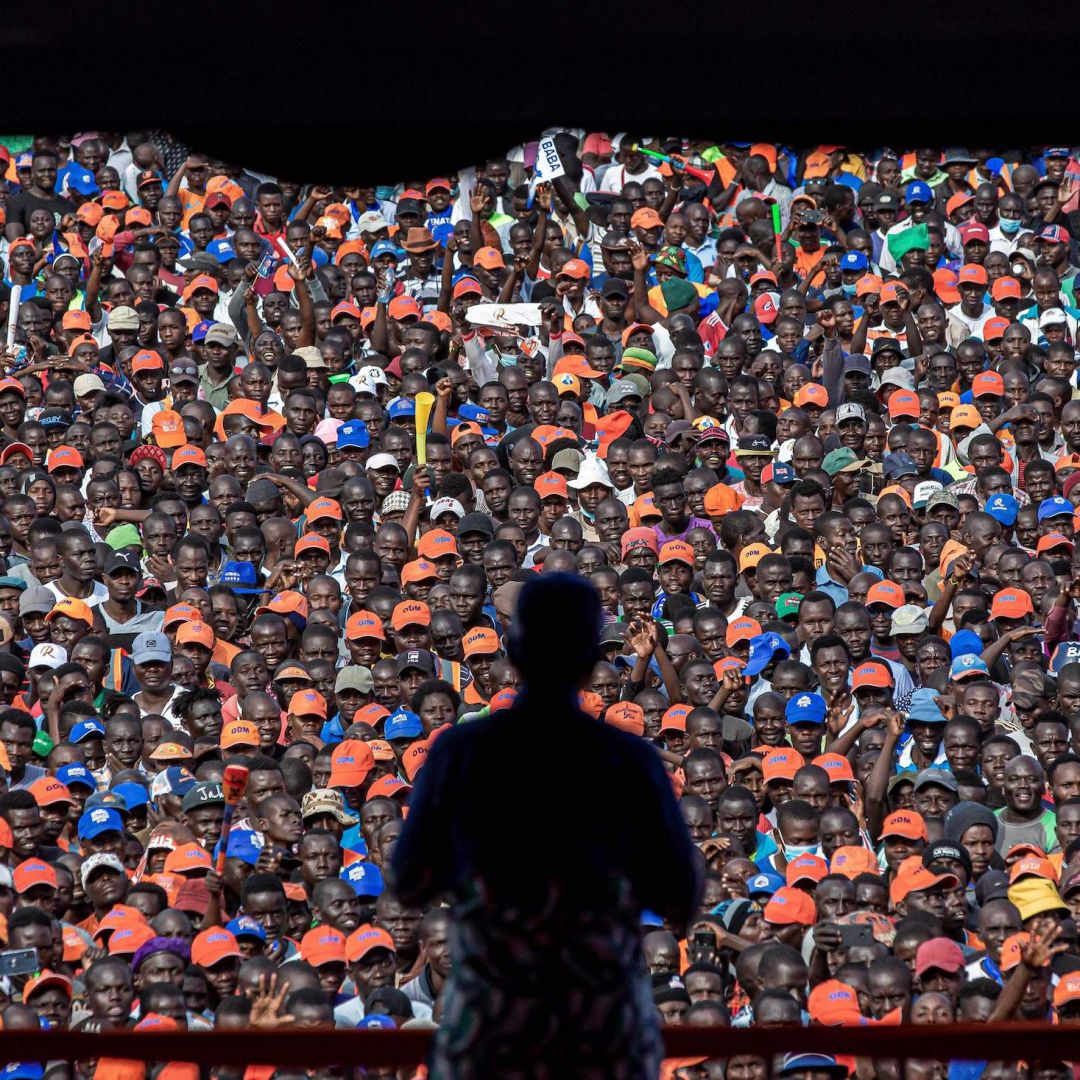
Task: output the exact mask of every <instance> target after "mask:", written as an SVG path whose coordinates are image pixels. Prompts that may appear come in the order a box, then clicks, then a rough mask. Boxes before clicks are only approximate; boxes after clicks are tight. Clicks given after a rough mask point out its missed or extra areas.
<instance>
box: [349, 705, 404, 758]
mask: <svg viewBox="0 0 1080 1080" xmlns="http://www.w3.org/2000/svg"><path fill="white" fill-rule="evenodd" d="M389 715H390V710H389V709H386V708H383V706H382V705H380V704H379V703H378V702H377V701H372V702H371V703H370V704H368V705H365V706H364V707H363V708H362V709H357V710H356V712H355V713H353V723H354V724H367V725H369V726H370V727H373V728H377V727H378V726H379V725H380V724H381V723H382V722H383V721H384V720H385V719H386V718H387V717H388V716H389ZM368 746H370V747H371V752H372V754H374V755H375V760H376V761H393V760H394V749H393V747H392V746H391V745H390V744H389V743H388V742H384V741H383V740H382V739H372V740H371V742H369V743H368Z"/></svg>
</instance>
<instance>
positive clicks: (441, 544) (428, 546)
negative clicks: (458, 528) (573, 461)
mask: <svg viewBox="0 0 1080 1080" xmlns="http://www.w3.org/2000/svg"><path fill="white" fill-rule="evenodd" d="M556 475H558V474H556ZM559 479H560V480H561V479H562V477H559ZM563 486H564V487H565V486H566V482H565V481H563ZM416 554H417V555H419V556H420V558H421V559H430V560H431V561H432V562H435V561H436V560H438V559H442V558H445V557H446V556H447V555H455V556H457V557H458V558H460V557H461V556H460V554H459V553H458V546H457V540H456V539H455V538H454V534H453V533H448V532H447V531H446V530H445V529H429V530H428V531H427V532H426V533H424V535H423V536H421V537H420V539H419V540H418V541H417V544H416Z"/></svg>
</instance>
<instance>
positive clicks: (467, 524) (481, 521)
mask: <svg viewBox="0 0 1080 1080" xmlns="http://www.w3.org/2000/svg"><path fill="white" fill-rule="evenodd" d="M466 533H483V534H484V536H494V535H495V528H494V526H493V525H492V524H491V518H489V517H488V516H487V514H481V513H472V514H466V515H465V516H464V517H463V518H462V519H461V520H460V521H459V522H458V525H457V534H458V536H464V535H465V534H466Z"/></svg>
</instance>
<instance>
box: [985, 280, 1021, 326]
mask: <svg viewBox="0 0 1080 1080" xmlns="http://www.w3.org/2000/svg"><path fill="white" fill-rule="evenodd" d="M1022 295H1023V289H1021V288H1020V282H1019V281H1017V280H1016V278H1014V277H1008V276H1006V277H999V278H998V279H997V280H996V281H995V282H994V284H993V285H991V286H990V298H991V299H992V300H1005V299H1015V300H1019V299H1020V298H1021V296H1022ZM1006 321H1008V320H1006Z"/></svg>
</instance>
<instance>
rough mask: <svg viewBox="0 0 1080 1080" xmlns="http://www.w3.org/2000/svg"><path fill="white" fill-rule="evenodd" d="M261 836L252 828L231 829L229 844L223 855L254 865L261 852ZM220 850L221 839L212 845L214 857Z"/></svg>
mask: <svg viewBox="0 0 1080 1080" xmlns="http://www.w3.org/2000/svg"><path fill="white" fill-rule="evenodd" d="M262 849H263V840H262V837H261V836H260V835H259V834H258V833H257V832H255V830H254V829H231V830H230V831H229V846H228V847H227V848H226V849H225V856H226V858H229V859H239V860H240V861H241V862H245V863H247V865H248V866H254V865H255V864H256V863H257V862H258V861H259V855H260V854H261V853H262ZM220 852H221V841H220V840H219V841H218V842H217V843H216V844H215V845H214V858H215V859H216V858H217V857H218V855H219V854H220Z"/></svg>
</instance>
